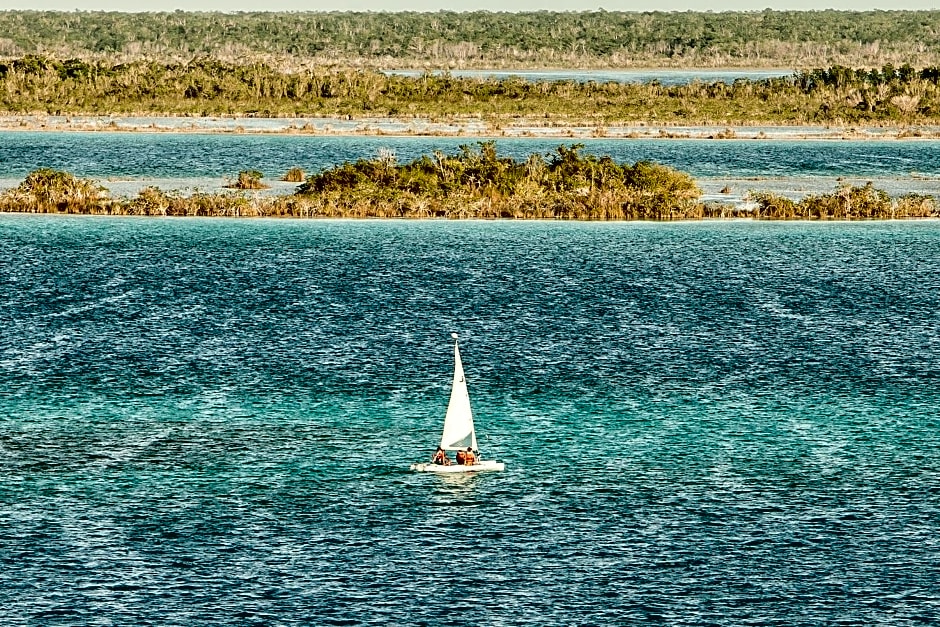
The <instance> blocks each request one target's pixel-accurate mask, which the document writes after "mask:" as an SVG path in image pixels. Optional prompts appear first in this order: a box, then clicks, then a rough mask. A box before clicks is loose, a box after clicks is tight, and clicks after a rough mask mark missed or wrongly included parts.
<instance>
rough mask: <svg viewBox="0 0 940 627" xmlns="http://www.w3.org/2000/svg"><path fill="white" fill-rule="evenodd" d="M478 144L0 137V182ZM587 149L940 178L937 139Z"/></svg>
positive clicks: (723, 170)
mask: <svg viewBox="0 0 940 627" xmlns="http://www.w3.org/2000/svg"><path fill="white" fill-rule="evenodd" d="M476 141H478V140H476V139H474V138H467V137H463V138H448V137H317V136H284V135H225V134H196V133H182V134H175V133H126V132H123V133H121V132H119V133H108V132H93V133H77V132H48V131H41V132H24V131H6V132H4V131H0V178H22V177H24V176H26V174H27V173H29V172H30V171H32V170H34V169H36V168H38V167H49V168H58V169H63V170H67V171H69V172H73V173H75V174H78V175H81V176H91V177H101V178H106V177H151V178H153V177H187V178H190V177H216V178H221V177H223V176H233V175H236V174H237V173H238V172H239V171H240V170H244V169H249V168H251V169H257V170H260V171H261V172H263V173H264V174H265V175H266V176H267V178H269V179H276V178H277V177H279V176H280V175H281V174H283V173H284V172H286V171H287V170H288V169H289V168H291V167H295V166H298V167H301V168H304V169H305V170H306V171H308V172H312V171H317V170H320V169H323V168H327V167H332V166H334V165H337V164H340V163H342V162H343V161H355V160H356V159H360V158H372V157H375V156H377V155H378V154H379V151H380V150H382V149H389V150H392V151H393V152H394V153H395V154H396V155H397V157H398V160H399V162H407V161H411V160H412V159H416V158H418V157H420V156H422V155H429V154H432V153H433V152H434V151H435V150H441V151H443V152H445V153H447V154H454V153H456V152H457V151H458V146H460V145H462V144H470V145H474V144H475V143H476ZM571 143H572V142H571V141H570V140H563V139H550V138H549V139H545V138H541V139H508V138H507V139H499V140H498V141H497V143H496V145H497V148H498V150H499V152H500V154H506V155H510V156H513V157H516V158H523V159H524V158H526V157H527V156H528V155H530V154H532V153H553V152H554V151H555V149H556V148H557V147H558V145H559V144H571ZM580 143H582V144H584V146H585V148H584V150H585V152H587V153H592V154H597V155H610V156H611V157H613V158H614V159H615V160H617V161H624V162H634V161H639V160H642V159H647V160H653V161H657V162H659V163H664V164H666V165H670V166H672V167H675V168H678V169H680V170H683V171H685V172H689V173H690V174H692V175H693V176H696V177H732V176H733V177H757V178H767V177H781V176H790V177H794V176H795V177H804V178H805V177H829V178H830V180H832V181H834V179H835V177H838V176H850V177H866V176H867V177H910V176H911V175H912V174H917V175H920V176H929V177H934V178H935V177H938V176H940V141H937V140H923V141H897V140H880V141H874V140H873V141H851V142H847V141H840V140H812V141H807V140H773V141H755V140H729V141H705V140H700V139H687V140H683V139H665V140H662V139H630V140H624V139H589V140H583V141H580Z"/></svg>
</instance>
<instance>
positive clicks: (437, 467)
mask: <svg viewBox="0 0 940 627" xmlns="http://www.w3.org/2000/svg"><path fill="white" fill-rule="evenodd" d="M505 468H506V464H504V463H503V462H498V461H495V460H491V459H486V460H482V461H479V462H477V463H475V464H471V465H470V466H463V465H458V464H451V465H450V466H443V465H441V464H412V465H411V469H412V470H414V471H416V472H441V473H457V472H486V471H491V470H505Z"/></svg>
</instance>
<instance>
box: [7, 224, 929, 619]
mask: <svg viewBox="0 0 940 627" xmlns="http://www.w3.org/2000/svg"><path fill="white" fill-rule="evenodd" d="M938 253H940V223H938V222H882V223H864V224H862V223H860V224H811V223H787V224H763V223H748V222H706V223H679V224H646V223H619V224H590V223H588V224H583V223H542V222H529V223H512V222H435V221H429V222H388V221H346V222H344V221H313V220H312V221H286V220H285V221H273V220H245V221H236V220H224V219H216V220H211V219H207V220H201V219H180V220H174V219H131V218H123V219H122V218H104V219H97V218H77V217H65V216H2V217H0V477H2V480H0V565H2V566H0V622H2V623H3V624H36V625H66V624H68V625H74V624H119V625H143V624H173V625H219V624H232V625H250V624H257V625H271V624H318V625H319V624H325V625H330V624H383V625H385V624H414V625H439V624H448V623H451V622H452V621H454V620H460V621H463V622H466V623H467V624H474V625H526V624H531V625H544V624H565V625H599V624H635V623H644V624H645V623H652V624H672V625H743V624H752V625H784V624H785V625H822V624H831V625H835V624H845V625H873V624H891V625H918V624H936V623H937V622H938V621H940V447H938V444H940V436H938V429H940V385H938V383H940V375H938V372H940V254H938ZM451 331H458V332H460V333H461V334H462V338H463V340H462V346H461V353H462V356H463V361H464V367H465V368H466V371H467V378H468V381H469V385H470V394H471V399H472V401H473V403H474V410H475V413H476V417H477V426H478V430H479V431H480V437H481V447H482V449H483V452H484V454H485V455H487V456H489V457H496V458H499V459H502V460H504V461H505V462H506V463H507V470H506V471H505V472H503V473H491V474H487V475H480V476H469V477H439V476H429V475H421V474H412V473H410V472H409V471H408V470H407V468H408V464H409V463H411V462H413V461H416V460H421V459H424V458H425V457H426V456H428V455H429V454H430V452H431V450H432V449H433V447H434V445H435V444H436V440H437V438H439V437H440V428H441V423H442V418H443V412H444V409H445V407H446V403H447V395H448V386H449V383H450V377H451V374H452V367H453V366H452V361H451V360H452V345H451V343H450V338H449V333H450V332H451Z"/></svg>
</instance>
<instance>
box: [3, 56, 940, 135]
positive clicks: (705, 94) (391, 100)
mask: <svg viewBox="0 0 940 627" xmlns="http://www.w3.org/2000/svg"><path fill="white" fill-rule="evenodd" d="M0 112H3V113H5V114H8V115H26V114H37V113H39V114H58V115H110V114H124V115H185V116H210V115H212V116H216V115H228V116H255V117H299V116H303V117H309V116H321V117H323V116H341V117H348V118H351V119H354V118H369V119H375V118H392V119H410V118H422V119H432V120H453V119H474V120H478V121H481V122H484V123H486V124H488V129H489V132H491V133H493V134H497V135H498V134H499V130H500V128H501V127H502V125H504V124H515V123H517V122H518V121H519V120H527V121H528V122H529V123H531V124H533V125H541V126H566V125H567V126H571V125H582V126H583V125H587V126H590V127H596V128H598V132H599V133H603V129H604V128H605V127H609V126H615V125H642V124H660V125H668V124H686V125H709V126H722V127H723V126H734V125H747V124H782V125H796V124H798V125H812V124H815V125H864V124H894V125H898V126H909V125H918V124H937V123H940V67H935V66H931V67H923V68H914V67H912V66H910V65H901V66H899V67H895V66H893V65H886V66H883V67H881V68H878V69H861V68H859V69H852V68H847V67H842V66H834V67H830V68H819V69H813V70H804V71H799V72H795V73H794V74H792V75H791V76H786V77H779V78H770V79H765V80H747V79H739V80H736V81H733V82H731V83H726V82H722V81H717V82H709V83H703V82H693V83H691V84H685V85H663V84H660V83H658V82H655V81H654V82H652V83H647V84H626V83H617V82H606V83H598V82H594V81H588V82H578V81H543V82H533V81H527V80H523V79H521V78H517V77H510V78H504V79H499V80H497V79H494V78H461V77H455V76H452V75H449V74H443V75H439V74H429V73H426V74H424V75H422V76H417V77H409V76H401V75H386V74H382V73H379V72H373V71H368V70H330V69H308V70H300V71H296V72H287V71H281V70H277V69H275V68H273V67H271V66H269V65H266V64H264V63H256V64H252V65H237V64H230V63H225V62H222V61H218V60H212V59H198V60H193V61H190V62H187V63H170V64H164V63H156V62H147V61H137V62H133V63H127V64H119V65H112V64H110V63H106V62H102V61H82V60H79V59H69V60H64V61H61V60H56V59H52V58H46V57H39V56H27V57H23V58H20V59H15V60H13V61H9V62H5V63H0Z"/></svg>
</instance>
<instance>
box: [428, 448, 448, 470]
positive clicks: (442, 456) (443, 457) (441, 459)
mask: <svg viewBox="0 0 940 627" xmlns="http://www.w3.org/2000/svg"><path fill="white" fill-rule="evenodd" d="M431 463H432V464H440V465H441V466H450V458H449V457H448V456H447V453H446V452H445V451H444V449H442V448H441V447H439V446H438V447H437V450H436V451H434V456H433V457H432V458H431Z"/></svg>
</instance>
